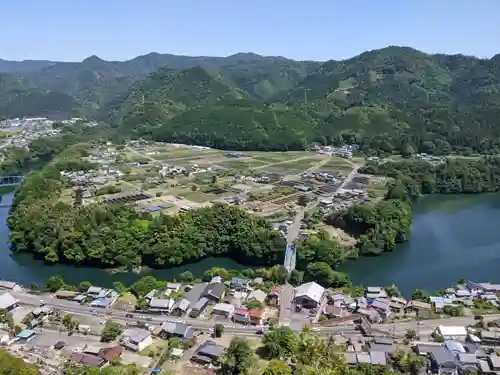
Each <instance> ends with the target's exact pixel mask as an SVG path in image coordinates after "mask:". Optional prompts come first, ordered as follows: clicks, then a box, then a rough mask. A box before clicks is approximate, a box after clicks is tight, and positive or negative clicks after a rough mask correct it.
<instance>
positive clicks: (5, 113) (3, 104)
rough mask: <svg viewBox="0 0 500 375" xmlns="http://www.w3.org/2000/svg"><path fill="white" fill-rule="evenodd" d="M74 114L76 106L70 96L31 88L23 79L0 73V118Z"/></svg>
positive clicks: (76, 110) (76, 109)
mask: <svg viewBox="0 0 500 375" xmlns="http://www.w3.org/2000/svg"><path fill="white" fill-rule="evenodd" d="M76 112H78V104H77V102H76V101H75V99H74V98H73V97H71V96H70V95H67V94H64V93H61V92H55V91H50V90H45V89H42V88H40V87H36V86H32V85H30V84H29V83H28V82H26V80H25V79H23V78H20V77H17V76H14V75H12V74H3V73H0V118H9V117H22V116H38V115H48V114H50V115H52V114H58V113H60V114H66V115H71V114H74V113H76Z"/></svg>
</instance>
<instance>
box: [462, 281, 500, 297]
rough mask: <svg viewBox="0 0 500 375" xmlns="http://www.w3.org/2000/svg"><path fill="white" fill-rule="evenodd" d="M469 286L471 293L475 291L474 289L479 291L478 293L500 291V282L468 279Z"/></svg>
mask: <svg viewBox="0 0 500 375" xmlns="http://www.w3.org/2000/svg"><path fill="white" fill-rule="evenodd" d="M467 288H468V289H469V290H470V291H471V293H474V291H477V293H478V294H482V293H495V294H497V293H500V284H491V283H474V282H472V281H467Z"/></svg>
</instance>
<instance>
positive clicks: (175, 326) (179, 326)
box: [161, 322, 193, 339]
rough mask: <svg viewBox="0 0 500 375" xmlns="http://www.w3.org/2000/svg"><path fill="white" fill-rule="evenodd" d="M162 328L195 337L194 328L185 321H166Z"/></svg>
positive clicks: (168, 331)
mask: <svg viewBox="0 0 500 375" xmlns="http://www.w3.org/2000/svg"><path fill="white" fill-rule="evenodd" d="M161 329H162V330H163V331H165V332H167V333H169V334H172V335H177V336H181V337H183V338H187V339H190V338H192V337H193V329H192V327H191V326H189V325H187V324H184V323H174V322H164V323H163V324H162V325H161Z"/></svg>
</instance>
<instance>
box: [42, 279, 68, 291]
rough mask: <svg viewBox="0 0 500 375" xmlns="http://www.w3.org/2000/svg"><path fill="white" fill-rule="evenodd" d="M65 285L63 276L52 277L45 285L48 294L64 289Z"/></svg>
mask: <svg viewBox="0 0 500 375" xmlns="http://www.w3.org/2000/svg"><path fill="white" fill-rule="evenodd" d="M64 285H65V284H64V279H63V278H62V277H61V276H51V277H49V279H48V280H47V284H45V289H46V290H47V291H48V292H51V293H54V292H57V291H58V290H59V289H61V288H62V287H64Z"/></svg>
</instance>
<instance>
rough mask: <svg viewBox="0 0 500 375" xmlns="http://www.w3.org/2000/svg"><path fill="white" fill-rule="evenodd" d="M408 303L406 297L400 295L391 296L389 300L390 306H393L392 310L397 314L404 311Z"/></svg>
mask: <svg viewBox="0 0 500 375" xmlns="http://www.w3.org/2000/svg"><path fill="white" fill-rule="evenodd" d="M406 304H407V301H406V300H405V299H404V298H400V297H391V299H390V301H389V307H390V308H391V311H392V312H395V313H396V314H400V313H402V312H404V309H405V307H406Z"/></svg>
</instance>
